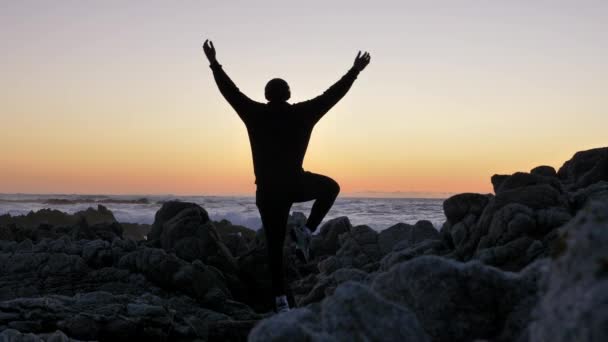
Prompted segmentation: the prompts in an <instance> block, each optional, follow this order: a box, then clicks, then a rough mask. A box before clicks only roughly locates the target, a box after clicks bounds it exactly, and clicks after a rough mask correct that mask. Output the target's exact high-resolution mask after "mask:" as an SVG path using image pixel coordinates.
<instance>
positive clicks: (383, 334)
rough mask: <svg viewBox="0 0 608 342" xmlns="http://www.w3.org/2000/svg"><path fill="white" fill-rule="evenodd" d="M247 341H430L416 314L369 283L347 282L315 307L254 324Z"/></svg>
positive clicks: (293, 311)
mask: <svg viewBox="0 0 608 342" xmlns="http://www.w3.org/2000/svg"><path fill="white" fill-rule="evenodd" d="M249 341H251V342H255V341H264V342H267V341H411V342H422V341H429V338H428V336H427V334H426V333H425V332H424V330H422V328H421V327H420V324H419V323H418V321H417V319H416V316H415V315H414V314H413V313H412V312H411V311H410V310H408V309H407V308H405V307H403V306H400V305H396V304H395V303H392V302H390V301H387V300H385V299H383V298H381V297H380V296H378V295H377V294H375V293H374V292H373V291H371V290H370V289H369V288H368V287H366V286H364V285H362V284H359V283H354V282H346V283H345V284H343V285H341V286H340V287H338V288H337V289H336V292H335V294H334V295H333V296H331V297H328V298H326V299H325V300H323V302H322V303H321V304H320V306H319V307H318V308H302V309H297V310H292V311H290V312H287V313H284V314H280V315H276V316H273V317H271V318H269V319H266V320H263V321H261V322H260V323H259V324H258V325H256V326H255V327H254V328H253V330H252V331H251V334H250V335H249Z"/></svg>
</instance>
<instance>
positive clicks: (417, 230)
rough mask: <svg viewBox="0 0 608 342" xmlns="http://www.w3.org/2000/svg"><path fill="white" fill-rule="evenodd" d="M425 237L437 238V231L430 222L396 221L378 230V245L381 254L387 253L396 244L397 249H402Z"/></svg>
mask: <svg viewBox="0 0 608 342" xmlns="http://www.w3.org/2000/svg"><path fill="white" fill-rule="evenodd" d="M426 239H435V240H438V239H439V232H438V231H437V229H435V227H434V226H433V224H432V223H431V222H429V221H418V222H416V224H415V225H409V224H406V223H397V224H396V225H394V226H391V227H389V228H387V229H385V230H383V231H381V232H380V234H379V235H378V245H379V246H380V251H381V252H382V254H388V253H389V252H391V251H392V250H393V247H395V245H397V244H399V245H400V248H399V249H404V248H407V247H409V246H413V245H415V244H417V243H419V242H422V241H424V240H426Z"/></svg>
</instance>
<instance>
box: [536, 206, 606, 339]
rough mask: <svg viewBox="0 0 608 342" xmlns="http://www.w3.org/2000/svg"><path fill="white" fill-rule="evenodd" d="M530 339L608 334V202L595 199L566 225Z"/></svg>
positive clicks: (598, 337)
mask: <svg viewBox="0 0 608 342" xmlns="http://www.w3.org/2000/svg"><path fill="white" fill-rule="evenodd" d="M560 230H561V236H560V238H561V248H560V249H559V250H558V251H557V253H556V254H555V256H554V257H555V260H553V262H552V263H551V266H550V271H549V273H548V274H547V276H546V279H545V282H544V287H545V288H546V293H545V295H544V296H543V297H542V298H541V300H540V301H539V304H538V307H537V308H536V309H535V312H534V317H535V320H534V321H533V322H532V323H531V324H530V341H539V342H545V341H547V342H548V341H551V342H561V341H606V340H608V305H607V304H608V248H606V246H608V202H592V203H590V205H589V206H588V207H586V208H585V209H583V210H582V211H581V212H579V213H578V215H577V216H576V217H575V218H574V219H573V220H572V221H571V222H569V223H568V224H567V225H566V226H564V227H562V228H561V229H560Z"/></svg>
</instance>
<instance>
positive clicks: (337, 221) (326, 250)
mask: <svg viewBox="0 0 608 342" xmlns="http://www.w3.org/2000/svg"><path fill="white" fill-rule="evenodd" d="M352 227H353V226H352V224H351V223H350V220H349V219H348V217H346V216H342V217H337V218H334V219H331V220H329V221H327V222H326V223H325V224H323V226H321V228H320V232H319V234H316V235H313V239H312V244H311V248H312V250H313V251H314V254H315V255H316V256H317V257H319V256H325V255H334V254H336V251H337V250H338V249H339V248H340V241H339V236H340V235H341V234H343V233H347V232H349V231H350V230H351V229H352Z"/></svg>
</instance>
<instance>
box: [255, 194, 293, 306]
mask: <svg viewBox="0 0 608 342" xmlns="http://www.w3.org/2000/svg"><path fill="white" fill-rule="evenodd" d="M256 205H257V207H258V209H259V211H260V216H261V218H262V224H263V225H264V233H265V235H266V248H267V250H268V263H269V266H270V273H271V277H272V292H273V294H274V295H275V296H276V297H278V296H283V295H285V271H284V268H283V243H284V242H285V233H286V229H287V219H288V218H289V210H290V209H291V202H289V201H287V198H285V196H276V195H274V194H265V193H262V192H259V191H258V192H257V193H256Z"/></svg>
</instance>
